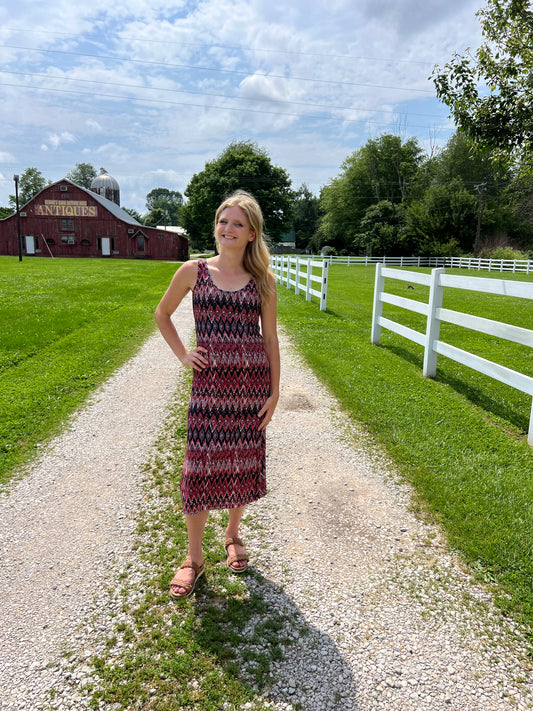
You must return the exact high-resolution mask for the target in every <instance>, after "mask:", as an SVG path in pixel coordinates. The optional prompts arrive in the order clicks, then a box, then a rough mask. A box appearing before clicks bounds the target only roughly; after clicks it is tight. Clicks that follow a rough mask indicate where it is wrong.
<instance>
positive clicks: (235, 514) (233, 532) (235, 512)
mask: <svg viewBox="0 0 533 711" xmlns="http://www.w3.org/2000/svg"><path fill="white" fill-rule="evenodd" d="M244 509H245V507H244V506H238V507H237V508H235V509H229V511H228V513H229V522H228V527H227V528H226V538H238V537H239V524H240V522H241V518H242V515H243V513H244ZM227 551H228V557H229V556H230V555H239V554H240V553H246V549H245V548H243V546H239V545H235V544H233V543H232V544H231V545H229V546H228V548H227ZM246 565H247V562H246V561H245V560H237V561H235V562H234V563H232V567H233V568H235V569H236V570H237V569H238V568H245V567H246Z"/></svg>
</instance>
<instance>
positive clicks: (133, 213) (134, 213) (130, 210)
mask: <svg viewBox="0 0 533 711" xmlns="http://www.w3.org/2000/svg"><path fill="white" fill-rule="evenodd" d="M122 209H123V210H124V212H127V213H128V215H131V216H132V217H133V218H134V219H135V220H137V222H138V223H139V224H140V225H142V224H143V218H142V215H141V213H140V212H138V211H137V210H135V208H133V207H123V208H122Z"/></svg>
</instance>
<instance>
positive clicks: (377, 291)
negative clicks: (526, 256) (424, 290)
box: [371, 264, 533, 446]
mask: <svg viewBox="0 0 533 711" xmlns="http://www.w3.org/2000/svg"><path fill="white" fill-rule="evenodd" d="M386 277H388V278H391V279H399V280H401V281H408V282H413V283H416V284H425V285H426V286H429V302H428V303H427V304H426V303H423V302H420V301H414V300H413V299H406V298H404V297H402V296H395V295H394V294H388V293H386V291H385V278H386ZM444 287H453V288H455V289H468V290H470V291H479V292H484V293H489V294H500V295H506V296H518V297H520V298H523V299H533V283H529V282H518V281H508V280H507V281H506V280H503V279H484V278H482V277H470V276H455V275H451V274H446V273H445V270H444V268H437V269H433V270H432V271H431V274H421V273H419V272H409V271H400V270H398V269H388V268H387V267H383V265H381V264H377V265H376V281H375V288H374V308H373V313H372V333H371V339H372V343H374V344H376V345H379V343H380V340H381V329H382V328H387V329H388V330H390V331H394V332H395V333H398V334H399V335H400V336H404V337H405V338H408V339H409V340H411V341H415V343H418V344H419V345H421V346H423V347H424V365H423V375H424V376H425V377H428V378H432V377H434V376H435V374H436V372H437V356H438V355H439V354H440V355H443V356H446V357H447V358H451V359H452V360H455V361H457V362H458V363H462V364H463V365H466V366H468V367H469V368H472V369H473V370H477V371H479V372H480V373H484V374H485V375H488V376H489V377H491V378H493V379H495V380H499V381H500V382H502V383H506V384H507V385H510V386H511V387H513V388H516V389H517V390H521V391H522V392H524V393H527V394H528V395H531V396H533V377H530V376H528V375H524V374H523V373H519V372H517V371H515V370H511V369H510V368H506V367H504V366H502V365H498V364H497V363H493V362H492V361H489V360H486V359H485V358H480V357H479V356H477V355H474V354H473V353H469V352H468V351H464V350H462V349H461V348H456V347H455V346H452V345H450V344H448V343H444V342H443V341H440V340H439V335H440V324H441V322H442V321H445V322H446V323H452V324H455V325H457V326H463V327H464V328H470V329H472V330H474V331H479V332H480V333H486V334H489V335H492V336H497V337H498V338H504V339H506V340H508V341H513V342H514V343H520V344H522V345H525V346H530V347H533V331H531V330H529V329H527V328H520V327H518V326H512V325H510V324H506V323H501V322H500V321H492V320H490V319H486V318H480V317H478V316H472V315H471V314H465V313H461V312H458V311H451V310H450V309H444V308H442V301H443V295H444ZM384 303H387V304H393V305H394V306H399V307H401V308H404V309H407V310H409V311H415V312H416V313H419V314H423V315H424V316H426V317H427V322H426V332H425V334H423V333H420V332H419V331H415V330H414V329H412V328H408V327H407V326H403V325H401V324H399V323H397V322H396V321H392V320H390V319H388V318H385V317H384V316H383V304H384ZM527 441H528V443H529V444H530V445H531V446H533V403H532V407H531V417H530V420H529V433H528V440H527Z"/></svg>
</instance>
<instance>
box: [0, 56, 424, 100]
mask: <svg viewBox="0 0 533 711" xmlns="http://www.w3.org/2000/svg"><path fill="white" fill-rule="evenodd" d="M0 47H5V48H6V49H21V50H24V51H25V52H43V53H47V54H62V55H67V56H72V57H88V58H90V59H105V60H110V61H113V62H132V63H135V64H146V65H149V66H159V67H172V68H174V69H194V70H198V71H206V72H218V73H222V74H238V75H239V76H247V77H249V76H250V75H251V74H250V72H245V71H241V70H238V69H216V68H213V67H203V66H197V65H193V64H174V63H170V62H155V61H152V60H148V59H132V58H129V57H114V56H112V55H104V54H85V53H83V52H66V51H63V50H60V49H35V48H34V47H21V46H18V45H11V44H0ZM252 76H259V77H265V78H269V79H285V80H288V81H305V82H311V83H313V84H317V83H318V84H330V85H337V86H363V87H366V88H370V89H387V90H388V91H391V90H392V91H409V92H416V93H421V94H432V95H434V94H435V92H434V91H431V90H429V89H413V88H407V87H402V86H386V85H383V84H366V83H363V82H349V81H333V80H331V79H318V78H309V77H297V76H294V77H292V76H291V77H287V76H285V75H284V74H266V73H264V72H259V73H253V74H252Z"/></svg>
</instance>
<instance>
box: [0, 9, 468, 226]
mask: <svg viewBox="0 0 533 711" xmlns="http://www.w3.org/2000/svg"><path fill="white" fill-rule="evenodd" d="M481 6H482V2H481V0H474V1H473V2H472V1H471V0H447V1H444V0H357V1H356V0H291V2H290V3H281V2H273V1H272V0H205V1H204V2H190V1H188V0H181V1H180V0H176V1H175V2H172V3H169V2H164V1H163V0H150V1H149V2H148V1H146V0H128V2H124V1H123V0H115V1H114V2H109V0H92V2H90V3H89V2H86V1H85V0H82V1H81V2H76V3H74V2H73V1H72V0H55V1H54V2H53V3H41V2H38V1H37V0H17V2H15V1H14V0H7V1H6V2H4V3H3V4H2V7H1V8H0V58H1V59H0V92H1V94H0V95H1V97H2V98H1V115H2V122H1V125H2V131H1V132H0V205H7V201H8V195H9V194H13V193H14V183H13V175H14V174H15V173H18V174H20V173H22V172H23V171H24V170H25V169H26V168H28V167H30V166H34V167H36V168H38V169H39V170H40V171H41V172H42V173H43V175H44V176H45V177H46V178H48V179H50V180H53V181H55V180H59V179H61V178H62V177H64V175H65V174H66V173H68V172H69V171H70V170H72V168H74V166H75V165H76V163H79V162H87V163H91V164H92V165H94V166H95V168H96V169H97V170H98V169H99V168H100V167H101V166H103V167H105V168H106V169H107V171H108V172H109V173H110V174H111V175H113V176H114V177H115V178H116V179H117V180H118V182H119V184H120V188H121V202H122V205H123V206H125V207H130V208H135V209H137V210H139V212H141V213H142V212H145V197H146V194H147V193H148V192H149V191H150V190H152V189H153V188H156V187H166V188H170V189H172V190H179V191H180V192H181V193H183V191H184V190H185V188H186V187H187V184H188V183H189V180H190V179H191V177H192V175H193V174H194V173H197V172H199V171H201V170H203V168H204V166H205V163H206V161H208V160H212V159H213V158H216V157H217V156H218V155H219V154H220V153H221V152H222V151H223V150H224V148H225V147H226V146H227V145H228V143H230V142H231V141H234V140H251V141H254V142H256V143H257V144H258V145H259V146H261V147H262V148H264V149H265V150H266V151H267V152H268V154H269V155H270V157H271V159H272V161H273V162H274V163H275V164H276V165H279V166H281V167H283V168H285V170H287V172H288V173H289V175H290V177H291V179H292V182H293V186H294V187H295V188H298V187H299V186H300V185H301V184H302V183H303V182H305V183H306V184H307V185H308V187H309V188H310V189H311V190H312V191H313V192H314V193H316V194H318V193H319V191H320V188H321V187H322V186H323V185H325V184H327V183H328V182H329V181H330V180H331V178H333V177H335V176H336V175H337V174H338V173H339V171H340V166H341V164H342V162H343V161H344V159H345V158H346V157H347V156H348V155H350V154H351V153H353V151H355V150H357V149H358V148H360V147H361V146H362V145H364V144H365V143H366V141H367V140H368V139H369V138H376V137H378V136H379V135H380V134H382V133H396V134H399V135H401V136H402V137H404V138H409V137H410V136H416V137H418V139H419V141H420V143H421V145H422V146H423V148H424V149H425V150H426V151H427V152H431V151H433V150H435V149H438V148H439V147H440V146H442V145H444V144H445V142H446V140H447V139H448V138H449V136H450V133H451V131H453V126H452V125H451V123H450V121H449V120H448V118H447V116H448V111H447V108H446V106H444V105H443V104H442V103H441V102H439V101H438V100H437V99H436V97H435V92H434V87H433V83H432V82H431V81H430V80H429V79H428V77H429V76H430V74H431V71H432V68H433V66H434V65H435V64H440V65H442V64H444V63H445V62H446V61H447V60H449V59H450V58H451V56H452V54H453V53H454V52H455V51H458V52H460V53H463V52H464V51H465V49H466V48H467V47H471V48H473V49H475V48H476V47H477V46H479V43H480V39H481V34H480V28H479V22H478V20H477V18H476V16H475V13H476V11H477V10H478V9H479V8H480V7H481Z"/></svg>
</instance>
